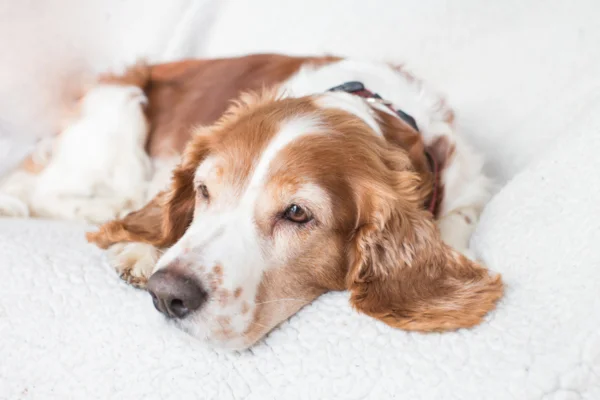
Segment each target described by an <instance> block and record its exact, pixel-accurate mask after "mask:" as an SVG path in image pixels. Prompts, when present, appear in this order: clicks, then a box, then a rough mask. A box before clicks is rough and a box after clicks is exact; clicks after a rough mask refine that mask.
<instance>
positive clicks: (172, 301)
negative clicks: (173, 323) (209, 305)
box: [147, 269, 207, 318]
mask: <svg viewBox="0 0 600 400" xmlns="http://www.w3.org/2000/svg"><path fill="white" fill-rule="evenodd" d="M147 289H148V292H150V296H152V302H153V303H154V307H156V309H157V310H158V311H160V312H161V313H163V314H164V315H166V316H167V317H170V318H183V317H185V316H186V315H188V314H189V313H190V312H192V311H194V310H197V309H199V308H200V307H201V306H202V304H204V303H205V302H206V298H207V294H206V291H205V290H204V289H203V288H202V285H200V284H199V283H198V282H197V281H196V280H195V279H194V278H192V277H191V276H187V275H184V274H182V273H180V272H177V271H170V270H168V269H164V270H159V271H157V272H155V273H154V274H152V276H151V277H150V279H148V285H147Z"/></svg>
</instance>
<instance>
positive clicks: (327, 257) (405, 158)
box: [89, 93, 503, 340]
mask: <svg viewBox="0 0 600 400" xmlns="http://www.w3.org/2000/svg"><path fill="white" fill-rule="evenodd" d="M303 115H309V116H311V117H314V118H319V119H320V120H321V125H322V126H323V129H325V130H326V131H327V133H326V134H325V133H322V134H315V135H311V136H307V137H303V138H300V139H298V140H296V141H295V142H294V143H292V144H291V145H289V146H288V147H287V148H286V149H284V150H283V151H281V153H280V154H279V155H278V157H277V158H276V159H275V160H273V162H272V164H271V167H270V180H269V184H268V185H267V187H266V188H265V191H266V193H269V194H271V197H272V198H274V199H276V198H277V193H278V191H281V190H283V188H285V187H287V186H290V187H293V186H294V185H300V184H302V183H303V181H302V180H301V179H299V177H309V178H310V180H311V182H316V183H317V184H318V186H319V187H321V188H324V190H325V191H326V192H327V196H328V198H329V200H328V201H329V203H330V204H328V208H330V210H329V214H327V213H325V214H327V215H331V216H330V218H329V219H324V220H320V221H319V224H318V225H315V226H313V227H312V228H310V229H308V228H307V229H304V230H302V231H300V232H299V233H298V234H297V237H298V238H301V240H298V243H291V244H290V246H296V247H297V248H293V247H291V248H290V249H291V250H292V249H293V250H295V252H294V253H293V254H294V255H293V256H290V260H289V261H288V262H287V264H286V265H285V266H284V267H282V268H280V269H275V270H270V271H267V272H266V273H265V274H264V276H263V279H262V281H261V284H260V287H259V288H258V295H257V297H256V299H255V300H256V306H255V307H254V324H252V325H251V326H250V327H249V329H248V330H247V331H246V332H245V333H244V336H245V337H247V338H248V339H249V340H258V339H259V338H260V337H262V335H264V334H265V333H266V332H267V331H269V330H270V329H271V328H273V327H274V326H275V325H276V324H278V323H279V322H281V321H283V320H284V319H285V318H287V317H289V316H290V315H292V314H293V313H295V312H296V311H297V310H298V309H300V308H301V307H302V306H303V305H305V304H307V303H309V302H310V301H312V300H313V299H314V298H316V297H317V296H319V295H320V294H322V293H324V292H326V291H328V290H343V289H348V290H349V291H350V293H351V303H352V305H353V306H354V307H355V308H356V309H357V310H359V311H361V312H363V313H365V314H367V315H370V316H373V317H375V318H377V319H380V320H381V321H383V322H385V323H387V324H389V325H391V326H394V327H398V328H402V329H407V330H418V331H440V330H452V329H457V328H461V327H471V326H473V325H475V324H477V323H479V322H480V321H481V320H482V318H483V317H484V315H485V314H486V313H487V312H489V311H490V310H491V309H493V308H494V306H495V303H496V302H497V300H498V299H499V298H500V297H501V296H502V291H503V288H502V281H501V279H500V277H499V276H496V277H492V276H490V275H489V274H488V271H487V270H485V269H484V268H483V267H482V266H480V265H478V264H477V263H474V262H472V261H470V260H468V259H467V258H465V257H464V256H462V255H461V254H459V253H457V252H456V251H454V250H453V249H451V248H450V247H448V246H447V245H445V244H444V243H443V242H442V241H441V239H440V237H439V233H438V231H437V229H436V227H435V225H434V223H433V218H432V216H431V214H430V213H428V212H426V211H425V209H424V204H425V202H426V200H427V199H428V197H429V196H430V195H431V188H432V184H431V173H430V171H429V169H428V166H427V164H426V160H425V159H424V156H423V154H422V152H423V143H422V141H421V138H420V136H419V135H417V134H416V133H415V132H414V131H412V130H411V129H410V128H409V127H408V126H401V125H398V121H393V120H390V119H388V118H386V117H385V116H382V115H380V120H381V126H382V129H383V131H384V136H385V139H381V138H379V137H377V136H376V135H374V134H373V132H372V131H371V130H370V128H369V127H368V126H367V125H366V124H365V123H364V122H363V121H361V120H359V119H358V118H356V117H355V116H352V115H350V114H348V113H345V112H343V111H339V110H322V109H319V108H317V107H316V106H315V104H314V103H313V98H311V97H306V98H299V99H277V98H276V97H274V96H273V95H272V94H269V93H267V94H265V95H262V96H254V95H246V96H243V97H242V100H241V101H240V102H238V103H237V104H235V105H233V106H232V107H231V108H230V109H229V111H228V112H226V113H225V114H224V116H223V117H222V118H221V119H220V120H219V121H217V122H216V123H215V124H214V125H213V126H211V127H208V128H201V129H199V130H197V131H196V133H195V134H194V136H193V137H192V139H191V140H190V142H189V143H188V145H187V147H186V149H185V151H184V155H183V159H182V162H181V164H180V165H179V166H178V167H177V168H176V170H175V171H174V174H173V180H172V184H171V188H170V190H169V191H167V192H165V193H161V194H160V195H158V196H157V198H156V199H154V200H153V202H152V203H150V204H149V205H148V206H147V207H145V208H144V209H142V210H140V211H138V212H137V213H133V214H130V215H129V216H127V217H125V218H124V219H122V220H118V221H113V222H110V223H108V224H106V225H104V226H103V227H101V229H100V231H99V232H98V233H96V234H91V235H90V236H89V239H90V240H91V241H92V242H95V243H97V244H98V245H100V246H101V247H106V246H108V245H110V244H112V243H116V242H121V241H141V242H146V243H152V244H154V245H155V246H157V247H168V246H170V245H172V244H174V243H175V242H176V241H177V240H178V239H179V238H180V237H181V236H182V235H183V233H184V232H185V230H186V229H187V227H188V226H189V224H190V223H191V221H192V219H193V212H194V208H195V205H196V191H195V183H194V173H195V170H196V168H197V166H198V165H199V164H200V162H201V161H202V160H204V159H205V158H206V157H207V155H208V154H219V155H220V158H219V159H220V160H221V161H220V162H221V164H220V165H219V166H218V168H220V169H221V172H220V174H219V175H220V177H219V180H220V181H219V182H220V183H219V185H221V187H223V188H224V187H230V188H234V189H232V190H238V191H239V190H241V188H243V187H244V185H245V182H246V180H247V177H248V176H249V174H250V172H251V170H252V168H253V165H254V164H255V163H256V160H257V159H258V158H259V157H260V154H261V153H262V151H263V149H264V148H265V146H266V145H267V144H268V142H269V140H270V139H271V138H272V137H273V135H275V134H276V133H277V131H278V129H279V126H280V124H281V122H282V121H285V120H287V119H289V118H290V117H298V116H303ZM400 124H401V123H400ZM219 185H215V186H216V188H217V189H212V190H213V191H214V190H216V193H214V195H215V196H218V195H219V190H221V189H219V187H220V186H219ZM235 188H237V189H235ZM223 190H224V189H223ZM228 193H229V192H228ZM256 221H257V225H258V227H259V229H260V230H261V233H262V234H263V235H265V237H270V236H272V235H274V232H275V230H276V229H280V228H276V227H275V226H274V225H273V224H274V222H273V221H272V219H269V218H268V217H263V216H261V215H257V216H256ZM285 298H291V299H293V300H292V301H289V302H286V303H281V302H278V301H277V300H278V299H285ZM244 309H245V308H244Z"/></svg>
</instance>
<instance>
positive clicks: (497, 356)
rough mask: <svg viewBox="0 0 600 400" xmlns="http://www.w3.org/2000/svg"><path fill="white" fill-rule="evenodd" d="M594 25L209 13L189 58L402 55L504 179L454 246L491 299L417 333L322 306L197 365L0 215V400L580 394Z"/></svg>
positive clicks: (419, 6) (445, 5)
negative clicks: (452, 324) (490, 287)
mask: <svg viewBox="0 0 600 400" xmlns="http://www.w3.org/2000/svg"><path fill="white" fill-rule="evenodd" d="M599 12H600V4H599V3H598V2H597V1H595V0H589V1H586V0H580V1H577V2H564V1H560V0H551V1H541V0H527V1H519V0H507V1H503V2H495V3H492V2H481V1H476V0H465V1H461V2H446V1H441V0H439V1H438V0H427V1H422V2H411V1H404V0H396V1H394V2H391V1H384V0H374V1H369V2H366V1H363V0H343V1H341V0H340V1H331V2H324V1H316V0H303V1H302V2H294V1H288V0H286V1H283V0H254V1H252V2H247V1H245V0H230V1H228V2H227V3H226V4H225V5H224V7H223V9H222V13H221V14H220V17H219V18H218V19H217V21H216V25H215V26H214V30H213V34H212V37H211V38H210V41H209V43H208V45H207V48H206V51H207V53H208V54H211V55H222V54H234V53H243V52H247V51H284V52H288V53H314V52H321V51H329V52H335V53H342V54H352V55H354V56H369V57H379V58H386V59H393V60H400V61H402V60H406V61H408V62H409V66H412V67H414V68H413V69H414V70H415V71H416V72H417V73H418V74H419V75H421V76H422V77H424V78H425V79H426V80H427V81H428V82H431V83H433V84H434V85H435V86H437V87H440V88H441V89H442V90H443V91H444V92H446V93H447V94H448V97H449V100H450V103H451V105H452V106H454V107H455V108H456V110H457V121H458V124H459V126H460V127H461V128H462V129H463V130H464V131H465V132H466V134H467V135H468V136H469V137H470V138H471V139H472V140H473V142H474V143H475V144H476V146H477V147H478V148H480V149H482V150H483V151H484V152H485V153H486V155H487V157H488V159H489V160H490V163H489V170H490V171H492V172H493V173H494V176H495V177H497V178H498V181H499V182H500V183H501V184H504V185H503V187H501V189H500V190H499V192H498V193H497V195H496V196H495V197H494V199H493V200H492V202H491V203H490V204H489V206H488V207H487V209H486V210H485V212H484V215H483V218H482V221H481V224H480V226H479V228H478V231H477V233H476V235H475V237H474V240H473V250H474V251H475V252H476V254H477V255H478V256H479V257H480V258H482V259H483V260H484V262H485V263H486V264H487V265H488V266H489V267H490V268H491V269H492V270H494V271H498V272H500V273H502V274H503V277H504V280H505V282H506V284H507V290H506V296H505V298H504V299H503V300H502V301H501V303H500V304H499V306H498V309H497V311H495V312H493V313H492V314H490V315H489V316H488V318H487V321H486V322H485V323H484V324H482V325H481V326H479V327H477V328H475V329H473V330H462V331H459V332H455V333H446V334H430V335H423V334H414V333H406V332H403V331H399V330H394V329H391V328H388V327H387V326H385V325H383V324H381V323H378V322H376V321H375V320H373V319H371V318H369V317H366V316H363V315H359V314H357V313H356V312H354V311H352V310H351V308H350V307H349V306H348V303H347V300H348V295H347V293H331V294H327V295H325V296H322V297H321V298H320V299H318V300H317V301H315V302H314V303H313V304H312V305H310V306H308V307H306V308H304V309H303V310H302V311H301V312H300V313H299V314H297V315H296V316H294V317H293V318H292V319H291V320H290V321H288V322H286V323H284V324H282V325H281V326H280V327H279V328H277V329H276V330H275V331H273V332H272V333H271V334H270V335H269V336H268V337H267V338H266V340H265V341H263V342H261V343H260V344H259V345H257V346H256V347H254V348H253V349H252V350H250V351H246V352H242V353H227V352H221V351H214V350H211V349H207V348H205V347H204V346H203V345H202V344H201V343H198V342H196V341H195V340H194V339H191V338H189V337H188V336H187V335H186V334H184V333H182V332H180V331H179V330H176V329H175V328H173V327H172V326H170V325H169V324H167V323H165V321H164V320H163V318H162V317H161V316H160V315H159V314H158V313H157V312H156V311H155V310H154V308H153V307H152V303H151V300H150V298H149V296H148V295H147V294H146V293H144V292H142V291H139V290H135V289H132V288H131V287H129V286H127V285H126V284H124V283H122V282H121V281H120V280H119V279H118V278H117V277H116V274H115V273H114V272H113V271H111V270H110V268H109V267H108V265H107V264H106V261H105V259H104V256H103V254H102V253H101V252H100V251H99V250H98V249H96V248H95V247H93V246H90V245H87V244H86V243H85V242H84V239H83V232H84V231H85V229H86V227H84V226H81V225H76V224H67V223H60V222H46V221H20V220H0V282H1V283H2V284H1V285H0V399H11V400H12V399H66V398H86V399H87V398H90V399H94V398H97V399H109V398H110V399H113V398H114V399H127V400H129V399H136V398H148V399H159V398H160V399H171V398H172V399H182V398H201V399H218V400H226V399H257V400H259V399H260V400H265V399H373V400H381V399H391V398H396V399H411V400H413V399H414V400H421V399H428V400H429V399H431V400H440V399H466V400H472V399H486V400H487V399H517V400H523V399H543V400H559V399H561V400H565V399H566V400H575V399H583V400H597V399H600V312H598V310H599V309H600V296H599V295H598V294H599V293H600V250H599V246H598V243H599V242H600V206H599V205H598V200H597V199H598V198H600V161H598V157H597V155H598V154H599V153H600V98H599V97H598V93H600V91H599V89H600V75H598V73H597V71H598V70H599V67H600V52H598V50H597V49H599V48H600V41H599V39H600V25H598V23H597V15H598V13H599ZM365 21H372V22H369V23H365ZM357 27H360V29H357ZM184 36H185V35H184ZM3 40H6V38H4V39H3ZM23 73H25V72H23ZM21 104H22V107H25V106H26V103H21ZM0 122H1V120H0Z"/></svg>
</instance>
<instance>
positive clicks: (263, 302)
mask: <svg viewBox="0 0 600 400" xmlns="http://www.w3.org/2000/svg"><path fill="white" fill-rule="evenodd" d="M280 301H304V302H309V301H310V300H307V299H293V298H288V299H275V300H269V301H262V302H260V303H255V304H254V305H256V306H260V305H262V304H269V303H277V302H280Z"/></svg>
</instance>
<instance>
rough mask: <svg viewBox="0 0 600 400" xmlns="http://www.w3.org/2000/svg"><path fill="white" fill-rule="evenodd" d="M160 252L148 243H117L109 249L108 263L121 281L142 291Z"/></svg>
mask: <svg viewBox="0 0 600 400" xmlns="http://www.w3.org/2000/svg"><path fill="white" fill-rule="evenodd" d="M160 253H161V252H160V250H158V249H157V248H156V247H154V246H152V245H151V244H146V243H135V242H134V243H126V242H122V243H116V244H113V245H112V246H110V247H109V248H108V251H107V257H108V262H109V264H110V266H111V267H112V268H114V269H115V270H116V271H117V273H118V274H119V276H120V277H121V279H123V280H124V281H126V282H127V283H129V284H130V285H132V286H135V287H138V288H140V289H145V288H146V282H147V281H148V278H150V275H152V271H153V270H154V266H155V265H156V261H157V260H158V258H159V256H160Z"/></svg>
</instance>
